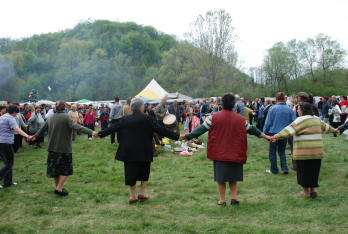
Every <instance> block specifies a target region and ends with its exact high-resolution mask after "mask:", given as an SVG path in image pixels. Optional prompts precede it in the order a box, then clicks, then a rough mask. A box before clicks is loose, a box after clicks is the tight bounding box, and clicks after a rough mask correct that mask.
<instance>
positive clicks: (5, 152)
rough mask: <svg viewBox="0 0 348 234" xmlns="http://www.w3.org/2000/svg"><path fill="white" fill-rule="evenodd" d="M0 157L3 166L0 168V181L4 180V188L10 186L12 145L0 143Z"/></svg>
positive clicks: (12, 160) (12, 159) (12, 158)
mask: <svg viewBox="0 0 348 234" xmlns="http://www.w3.org/2000/svg"><path fill="white" fill-rule="evenodd" d="M0 157H1V159H2V161H4V165H3V166H2V168H0V180H2V179H4V187H8V186H11V185H12V172H13V164H14V153H13V148H12V144H5V143H0Z"/></svg>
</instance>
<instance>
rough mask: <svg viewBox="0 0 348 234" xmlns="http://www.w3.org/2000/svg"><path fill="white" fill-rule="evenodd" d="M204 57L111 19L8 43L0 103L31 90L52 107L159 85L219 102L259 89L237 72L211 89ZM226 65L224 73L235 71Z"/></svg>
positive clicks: (2, 48)
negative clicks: (200, 59) (197, 59)
mask: <svg viewBox="0 0 348 234" xmlns="http://www.w3.org/2000/svg"><path fill="white" fill-rule="evenodd" d="M197 51H198V49H197V48H195V47H193V45H192V44H190V43H188V42H187V41H177V40H176V38H175V37H174V36H172V35H168V34H165V33H163V32H160V31H157V30H156V29H155V28H154V27H151V26H143V25H138V24H136V23H133V22H126V23H120V22H112V21H107V20H97V21H93V22H91V21H84V22H80V23H79V24H77V25H76V26H75V27H74V28H73V29H66V30H62V31H59V32H55V33H48V34H41V35H34V36H32V37H30V38H23V39H21V40H11V39H9V38H1V39H0V53H1V54H2V55H0V59H2V60H1V61H4V62H3V63H2V64H3V66H2V67H3V68H0V70H1V71H2V73H3V74H6V75H4V76H3V78H2V81H1V94H0V99H1V100H17V101H27V100H28V95H29V92H30V90H31V89H38V90H39V93H40V99H49V100H58V99H63V100H66V101H72V100H78V99H81V98H86V99H90V100H110V99H113V98H114V97H115V96H119V97H120V98H126V97H128V96H134V95H136V94H137V93H138V92H140V91H141V90H142V89H143V88H144V87H145V86H146V84H147V83H148V82H150V81H151V79H152V78H155V79H156V80H157V81H158V82H159V83H160V84H161V85H162V86H163V87H164V88H165V89H167V91H169V92H181V93H183V94H187V95H190V96H193V97H202V96H210V95H211V96H218V95H221V94H222V93H224V92H226V91H231V90H233V89H239V90H241V89H240V87H241V85H242V86H245V87H246V86H249V84H252V79H251V78H250V77H249V76H247V75H246V74H244V73H240V72H239V70H238V69H234V71H233V74H232V73H231V76H229V77H222V78H219V79H217V82H216V87H215V89H212V88H211V84H210V83H209V81H208V80H207V79H206V78H205V75H204V71H202V69H201V68H202V65H200V64H197V63H194V62H193V61H192V59H191V57H190V56H192V54H194V53H197ZM221 62H222V63H225V64H226V67H225V68H224V69H231V68H232V67H231V66H230V65H228V64H227V63H226V62H225V61H223V60H222V61H221ZM11 74H13V75H11ZM232 81H233V82H232ZM48 87H50V88H51V91H49V89H48ZM240 92H242V91H240ZM252 93H253V91H252V90H246V91H245V94H246V95H248V94H252Z"/></svg>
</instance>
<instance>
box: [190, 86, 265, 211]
mask: <svg viewBox="0 0 348 234" xmlns="http://www.w3.org/2000/svg"><path fill="white" fill-rule="evenodd" d="M235 104H236V98H235V96H234V95H233V94H232V93H225V94H224V95H223V96H222V109H223V110H222V111H219V112H216V113H215V114H214V115H213V116H209V117H208V120H207V121H206V122H204V123H203V124H202V125H201V126H200V127H198V128H196V129H195V130H194V131H192V132H191V133H189V134H186V135H185V138H186V139H187V140H190V139H193V138H197V137H198V136H200V135H202V134H203V133H205V132H206V131H208V130H209V137H208V144H207V145H208V146H207V147H208V148H207V158H208V159H210V160H212V161H214V180H215V182H217V187H218V190H219V195H220V200H219V201H218V203H217V204H218V205H224V206H226V199H225V191H226V182H228V184H229V186H230V190H231V193H232V200H231V205H236V204H239V201H238V198H237V185H238V181H243V164H245V163H246V160H247V155H246V152H247V147H248V144H247V136H246V134H247V133H248V134H250V135H255V136H258V137H263V138H265V139H267V140H268V141H269V140H270V139H271V138H270V137H269V136H266V135H265V134H263V133H262V132H261V131H260V130H258V129H257V128H256V127H255V126H252V125H250V124H249V123H248V122H246V121H245V118H244V116H241V115H238V114H236V113H234V112H233V107H234V106H235ZM213 122H214V124H212V123H213Z"/></svg>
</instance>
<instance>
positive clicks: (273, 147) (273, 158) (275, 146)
mask: <svg viewBox="0 0 348 234" xmlns="http://www.w3.org/2000/svg"><path fill="white" fill-rule="evenodd" d="M269 135H270V136H274V135H275V134H274V133H273V134H272V133H270V134H269ZM286 142H287V139H284V140H279V141H276V142H275V143H270V144H269V161H270V162H271V172H272V173H274V174H277V173H278V166H277V150H278V154H279V159H280V166H281V169H282V171H289V169H288V166H287V165H286V155H285V149H286Z"/></svg>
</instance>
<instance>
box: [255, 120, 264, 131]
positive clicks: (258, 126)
mask: <svg viewBox="0 0 348 234" xmlns="http://www.w3.org/2000/svg"><path fill="white" fill-rule="evenodd" d="M262 125H263V124H262V118H258V119H257V122H256V127H257V128H258V129H259V130H260V131H261V132H262V130H263V126H262Z"/></svg>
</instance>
